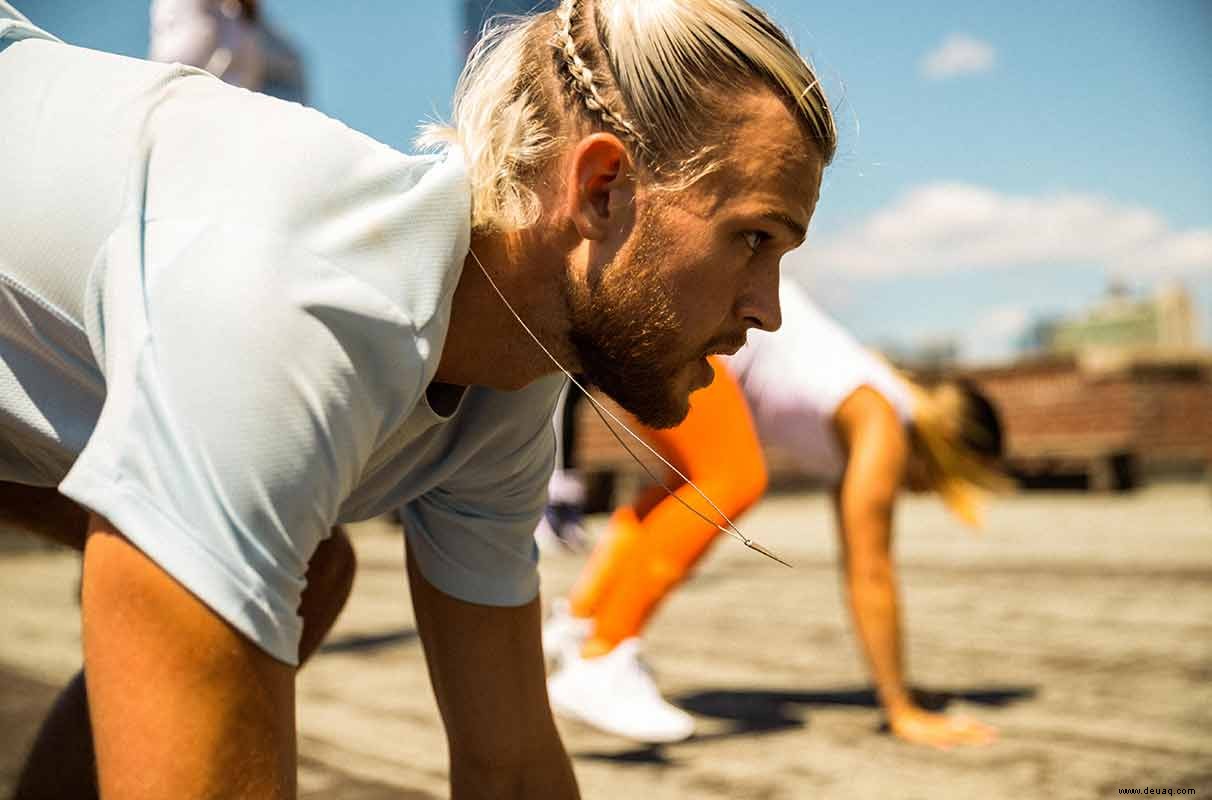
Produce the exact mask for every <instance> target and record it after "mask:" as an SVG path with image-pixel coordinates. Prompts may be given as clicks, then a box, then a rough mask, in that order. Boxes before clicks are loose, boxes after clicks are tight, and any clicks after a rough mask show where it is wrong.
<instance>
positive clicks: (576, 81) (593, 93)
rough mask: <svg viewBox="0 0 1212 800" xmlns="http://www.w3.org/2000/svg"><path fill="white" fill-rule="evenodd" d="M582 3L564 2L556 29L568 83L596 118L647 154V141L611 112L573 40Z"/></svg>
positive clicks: (556, 44) (574, 1) (556, 40)
mask: <svg viewBox="0 0 1212 800" xmlns="http://www.w3.org/2000/svg"><path fill="white" fill-rule="evenodd" d="M577 2H578V0H563V1H562V2H561V3H560V7H559V9H558V11H557V12H556V14H557V18H558V19H559V25H558V26H557V28H556V33H555V40H554V42H553V44H554V45H555V48H556V50H557V51H558V52H559V55H560V63H561V64H562V65H563V66H564V72H565V80H566V82H567V83H568V85H569V87H571V89H572V91H573V93H574V94H576V95H577V96H578V97H580V98H581V102H583V103H584V104H585V107H586V108H587V109H589V111H590V112H591V113H593V114H596V115H597V116H598V117H600V118H601V119H602V121H603V122H604V123H606V125H607V126H608V127H610V128H613V129H614V130H615V132H616V133H618V134H619V135H620V136H622V137H623V138H624V139H626V140H628V141H630V142H631V143H632V144H634V145H635V146H636V147H637V148H639V149H640V150H641V151H643V150H647V147H646V146H645V144H644V140H643V138H642V137H641V136H640V134H639V132H638V131H637V130H636V129H635V127H634V126H633V125H632V124H631V123H630V122H628V121H627V120H626V119H625V118H624V117H623V116H622V115H621V114H619V113H618V112H616V111H615V110H614V109H612V108H610V106H609V104H608V103H607V102H606V100H605V98H603V97H602V94H601V92H600V91H599V89H598V85H597V83H596V82H595V81H594V79H593V70H591V69H590V68H589V65H588V64H586V63H585V62H584V61H583V60H582V59H581V56H580V54H579V53H577V46H576V42H575V41H574V40H573V38H572V17H573V13H574V12H575V10H576V5H577Z"/></svg>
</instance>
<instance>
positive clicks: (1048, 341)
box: [1037, 283, 1199, 354]
mask: <svg viewBox="0 0 1212 800" xmlns="http://www.w3.org/2000/svg"><path fill="white" fill-rule="evenodd" d="M1037 335H1038V338H1039V339H1040V340H1041V341H1038V344H1039V345H1042V349H1044V350H1046V351H1047V352H1052V353H1057V354H1068V353H1081V352H1086V351H1090V350H1102V351H1108V350H1110V351H1133V352H1149V351H1158V350H1161V351H1167V352H1180V351H1185V350H1193V349H1195V348H1197V347H1198V346H1199V338H1198V334H1197V331H1196V322H1195V311H1194V307H1193V304H1192V302H1191V295H1190V293H1189V292H1188V291H1187V290H1186V289H1185V288H1184V287H1182V286H1180V285H1177V284H1172V285H1168V286H1165V287H1163V288H1161V289H1159V290H1158V291H1157V292H1155V293H1154V294H1153V295H1151V296H1144V297H1142V296H1139V295H1134V294H1133V293H1131V292H1130V291H1129V290H1128V289H1127V288H1126V287H1124V286H1123V285H1122V284H1119V283H1113V284H1112V285H1111V287H1110V289H1109V291H1108V293H1107V297H1106V298H1105V299H1104V300H1103V301H1101V302H1099V303H1097V304H1096V305H1094V306H1092V307H1090V308H1089V309H1087V310H1086V311H1085V312H1084V313H1082V314H1081V315H1079V316H1076V317H1071V318H1069V319H1062V320H1057V321H1056V322H1054V323H1052V324H1050V325H1048V326H1047V329H1046V330H1045V331H1041V332H1040V333H1039V334H1037Z"/></svg>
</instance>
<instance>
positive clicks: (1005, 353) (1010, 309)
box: [960, 306, 1033, 363]
mask: <svg viewBox="0 0 1212 800" xmlns="http://www.w3.org/2000/svg"><path fill="white" fill-rule="evenodd" d="M1032 319H1033V317H1032V314H1031V312H1030V311H1029V310H1028V309H1026V308H1024V307H1022V306H997V307H994V308H991V309H989V310H988V311H986V312H985V313H984V315H983V316H982V317H981V319H980V320H979V321H978V322H977V323H976V325H974V326H973V327H971V328H969V329H968V330H967V331H966V332H965V333H964V336H963V339H962V341H961V343H960V358H961V359H962V360H964V361H967V362H970V363H987V362H991V361H1002V360H1005V359H1009V358H1011V357H1013V356H1014V354H1015V352H1016V350H1017V348H1018V340H1019V338H1020V337H1021V336H1022V335H1023V333H1024V332H1026V330H1027V328H1028V327H1029V326H1030V325H1031V322H1032Z"/></svg>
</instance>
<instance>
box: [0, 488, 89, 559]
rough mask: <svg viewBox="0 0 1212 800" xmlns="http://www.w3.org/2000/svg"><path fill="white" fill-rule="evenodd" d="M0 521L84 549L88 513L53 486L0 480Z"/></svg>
mask: <svg viewBox="0 0 1212 800" xmlns="http://www.w3.org/2000/svg"><path fill="white" fill-rule="evenodd" d="M0 524H3V525H6V526H8V527H12V528H20V529H22V530H26V531H29V532H30V533H33V534H36V535H38V536H42V537H45V538H47V539H52V540H54V541H56V542H58V543H59V544H62V545H66V546H68V547H70V548H72V549H74V550H84V535H85V532H86V531H87V529H88V513H87V512H86V511H85V510H84V509H82V508H81V507H80V506H78V505H76V504H75V503H73V502H72V501H71V500H68V499H67V498H66V497H64V496H63V495H61V494H59V492H58V490H56V489H55V488H54V487H51V486H26V485H24V484H20V483H7V482H5V481H0Z"/></svg>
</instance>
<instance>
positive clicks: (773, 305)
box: [737, 266, 783, 331]
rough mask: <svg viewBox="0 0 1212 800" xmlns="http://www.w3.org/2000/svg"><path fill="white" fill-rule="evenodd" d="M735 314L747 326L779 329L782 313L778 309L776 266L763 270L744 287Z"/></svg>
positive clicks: (772, 329) (767, 329)
mask: <svg viewBox="0 0 1212 800" xmlns="http://www.w3.org/2000/svg"><path fill="white" fill-rule="evenodd" d="M737 316H739V317H740V318H741V319H742V320H744V322H745V326H746V327H747V328H760V329H761V330H764V331H777V330H778V329H779V326H780V325H782V324H783V314H782V311H781V310H780V309H779V270H778V267H777V266H776V267H775V268H774V269H771V270H763V271H762V273H761V274H759V276H758V277H757V279H755V280H754V281H751V282H750V283H749V285H748V286H746V287H745V292H744V294H742V295H741V299H740V303H739V304H738V307H737Z"/></svg>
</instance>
